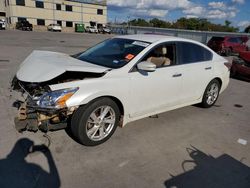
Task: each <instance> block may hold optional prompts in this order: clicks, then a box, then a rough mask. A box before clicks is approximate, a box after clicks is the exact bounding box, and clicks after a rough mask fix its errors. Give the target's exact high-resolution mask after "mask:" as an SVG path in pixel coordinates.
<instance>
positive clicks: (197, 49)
mask: <svg viewBox="0 0 250 188" xmlns="http://www.w3.org/2000/svg"><path fill="white" fill-rule="evenodd" d="M177 44H178V51H177V52H178V64H188V63H196V62H203V61H210V60H212V58H213V54H212V53H211V52H210V51H209V50H207V49H206V48H204V47H202V46H200V45H198V44H194V43H189V42H178V43H177Z"/></svg>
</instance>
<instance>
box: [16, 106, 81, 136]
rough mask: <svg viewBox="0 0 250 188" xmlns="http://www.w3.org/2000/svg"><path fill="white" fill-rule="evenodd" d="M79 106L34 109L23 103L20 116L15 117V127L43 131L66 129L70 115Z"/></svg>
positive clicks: (19, 129) (19, 130) (21, 130)
mask: <svg viewBox="0 0 250 188" xmlns="http://www.w3.org/2000/svg"><path fill="white" fill-rule="evenodd" d="M77 108H78V107H72V108H69V109H68V108H65V109H59V110H58V109H55V110H52V109H34V108H30V107H27V105H26V103H23V104H21V106H20V108H19V110H18V116H17V117H16V118H15V120H14V122H15V128H16V130H17V131H18V132H23V131H32V132H37V131H38V130H40V131H43V132H48V131H55V130H60V129H65V128H66V127H67V122H68V119H69V118H70V116H71V115H72V114H73V112H74V111H75V110H76V109H77Z"/></svg>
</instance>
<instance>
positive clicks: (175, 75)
mask: <svg viewBox="0 0 250 188" xmlns="http://www.w3.org/2000/svg"><path fill="white" fill-rule="evenodd" d="M181 76H182V74H174V75H173V77H174V78H176V77H181Z"/></svg>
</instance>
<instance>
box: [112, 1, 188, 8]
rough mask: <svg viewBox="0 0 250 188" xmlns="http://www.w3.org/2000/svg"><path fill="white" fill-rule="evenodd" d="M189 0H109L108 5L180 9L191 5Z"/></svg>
mask: <svg viewBox="0 0 250 188" xmlns="http://www.w3.org/2000/svg"><path fill="white" fill-rule="evenodd" d="M191 4H192V3H191V1H189V0H157V1H155V0H109V1H108V5H111V6H116V7H127V8H134V9H147V8H152V9H167V10H171V9H182V8H186V7H190V6H191Z"/></svg>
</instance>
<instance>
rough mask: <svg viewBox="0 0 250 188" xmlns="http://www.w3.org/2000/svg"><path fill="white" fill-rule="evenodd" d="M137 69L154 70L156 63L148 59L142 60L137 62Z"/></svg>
mask: <svg viewBox="0 0 250 188" xmlns="http://www.w3.org/2000/svg"><path fill="white" fill-rule="evenodd" d="M137 68H138V70H142V71H146V72H154V71H155V70H156V65H155V64H154V63H151V62H149V61H142V62H140V63H138V64H137Z"/></svg>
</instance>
